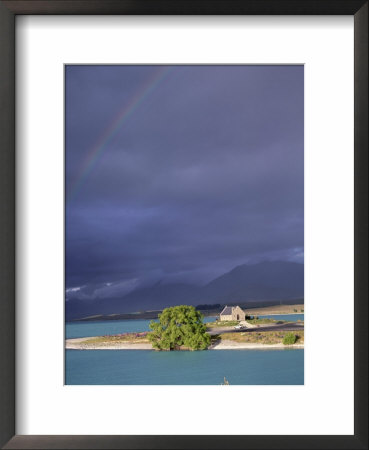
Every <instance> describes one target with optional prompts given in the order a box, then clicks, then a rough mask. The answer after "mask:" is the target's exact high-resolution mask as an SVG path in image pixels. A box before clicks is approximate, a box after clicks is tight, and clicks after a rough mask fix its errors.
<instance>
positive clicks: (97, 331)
mask: <svg viewBox="0 0 369 450" xmlns="http://www.w3.org/2000/svg"><path fill="white" fill-rule="evenodd" d="M214 320H215V318H214V317H205V319H204V322H213V321H214ZM150 322H151V320H105V321H96V322H85V321H81V322H67V323H66V324H65V337H66V339H71V338H79V337H89V336H105V335H107V334H121V333H131V332H135V331H137V332H141V331H150V329H149V323H150Z"/></svg>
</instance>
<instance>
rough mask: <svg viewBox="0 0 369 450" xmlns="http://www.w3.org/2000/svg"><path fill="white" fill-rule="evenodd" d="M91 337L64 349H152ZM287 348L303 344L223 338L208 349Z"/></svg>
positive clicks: (67, 343)
mask: <svg viewBox="0 0 369 450" xmlns="http://www.w3.org/2000/svg"><path fill="white" fill-rule="evenodd" d="M88 339H91V337H85V338H74V339H66V341H65V349H66V350H152V351H154V349H153V348H152V345H151V344H150V343H141V344H135V343H132V344H130V343H115V344H107V345H103V344H89V345H88V344H84V342H85V341H86V340H88ZM288 348H290V349H291V348H299V349H301V348H304V344H293V345H284V344H282V343H279V344H257V343H248V342H234V341H231V340H223V341H221V342H216V343H215V344H211V345H210V346H209V348H208V350H264V349H269V350H271V349H275V350H280V349H288Z"/></svg>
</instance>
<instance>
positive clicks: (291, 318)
mask: <svg viewBox="0 0 369 450" xmlns="http://www.w3.org/2000/svg"><path fill="white" fill-rule="evenodd" d="M258 317H260V318H262V317H265V318H266V319H274V320H287V321H288V322H297V321H298V320H301V321H302V322H303V321H304V314H276V315H274V314H270V315H268V314H266V315H265V316H258Z"/></svg>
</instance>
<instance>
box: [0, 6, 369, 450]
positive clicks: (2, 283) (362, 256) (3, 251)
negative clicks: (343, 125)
mask: <svg viewBox="0 0 369 450" xmlns="http://www.w3.org/2000/svg"><path fill="white" fill-rule="evenodd" d="M20 14H32V15H33V14H69V15H71V14H88V15H91V14H96V15H103V14H123V15H132V14H147V15H159V14H160V15H168V14H186V15H193V14H196V15H197V14H201V15H230V14H232V15H254V14H258V15H265V14H268V15H307V14H309V15H325V14H329V15H342V14H347V15H353V16H354V42H355V49H354V60H355V78H354V79H355V90H354V101H355V108H354V113H355V130H354V138H355V145H354V153H355V154H354V164H355V178H354V179H355V181H354V183H355V184H354V189H355V199H354V207H355V212H354V220H355V226H354V230H355V238H354V246H355V257H354V264H355V274H354V285H355V290H354V307H355V313H354V317H355V331H354V333H355V350H354V357H355V363H354V370H355V374H354V380H355V389H354V399H355V415H354V430H355V431H354V435H352V436H351V435H350V436H330V435H326V436H294V435H290V436H288V435H287V436H249V435H248V436H242V435H238V436H186V435H185V436H130V435H126V436H46V435H43V436H28V435H27V436H17V435H15V399H16V393H15V374H16V367H15V327H16V323H15V295H16V278H15V263H16V261H15V249H16V242H15V226H16V220H15V219H16V218H15V211H16V208H15V164H16V155H15V139H16V136H15V94H16V93H15V17H16V16H17V15H20ZM333 163H334V162H333V161H332V165H333ZM367 274H368V1H367V0H366V1H365V0H174V1H173V0H41V1H36V0H27V1H21V0H9V1H0V445H2V446H3V447H2V448H6V449H15V448H17V449H26V448H27V449H31V448H32V449H36V448H37V449H44V448H45V449H51V448H55V449H57V448H64V449H72V448H74V449H97V448H109V449H159V448H160V449H197V448H198V449H214V450H215V449H221V448H227V449H243V448H248V449H292V448H295V449H310V448H316V449H367V448H368V428H367V424H368V275H367Z"/></svg>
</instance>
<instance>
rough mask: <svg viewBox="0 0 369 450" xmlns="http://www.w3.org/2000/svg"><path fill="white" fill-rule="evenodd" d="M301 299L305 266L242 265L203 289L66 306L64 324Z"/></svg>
mask: <svg viewBox="0 0 369 450" xmlns="http://www.w3.org/2000/svg"><path fill="white" fill-rule="evenodd" d="M303 296H304V266H303V264H298V263H293V262H283V261H276V262H262V263H258V264H253V265H250V264H243V265H240V266H237V267H235V268H234V269H233V270H231V271H230V272H228V273H225V274H223V275H221V276H220V277H218V278H216V279H214V280H213V281H211V282H210V283H208V284H207V285H205V286H193V285H189V284H184V283H176V284H161V283H156V284H155V285H153V286H150V287H145V288H140V289H136V290H134V291H132V292H130V293H129V294H127V295H125V296H123V297H120V298H112V299H104V300H92V301H82V300H73V299H70V300H69V301H68V302H66V308H65V311H66V320H73V319H77V318H82V317H86V316H92V315H95V314H121V313H129V312H135V311H146V310H153V309H162V308H165V307H167V306H174V305H180V304H187V305H199V304H226V303H228V304H231V303H237V302H239V303H245V302H250V301H251V302H258V301H272V300H291V299H296V298H303Z"/></svg>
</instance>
